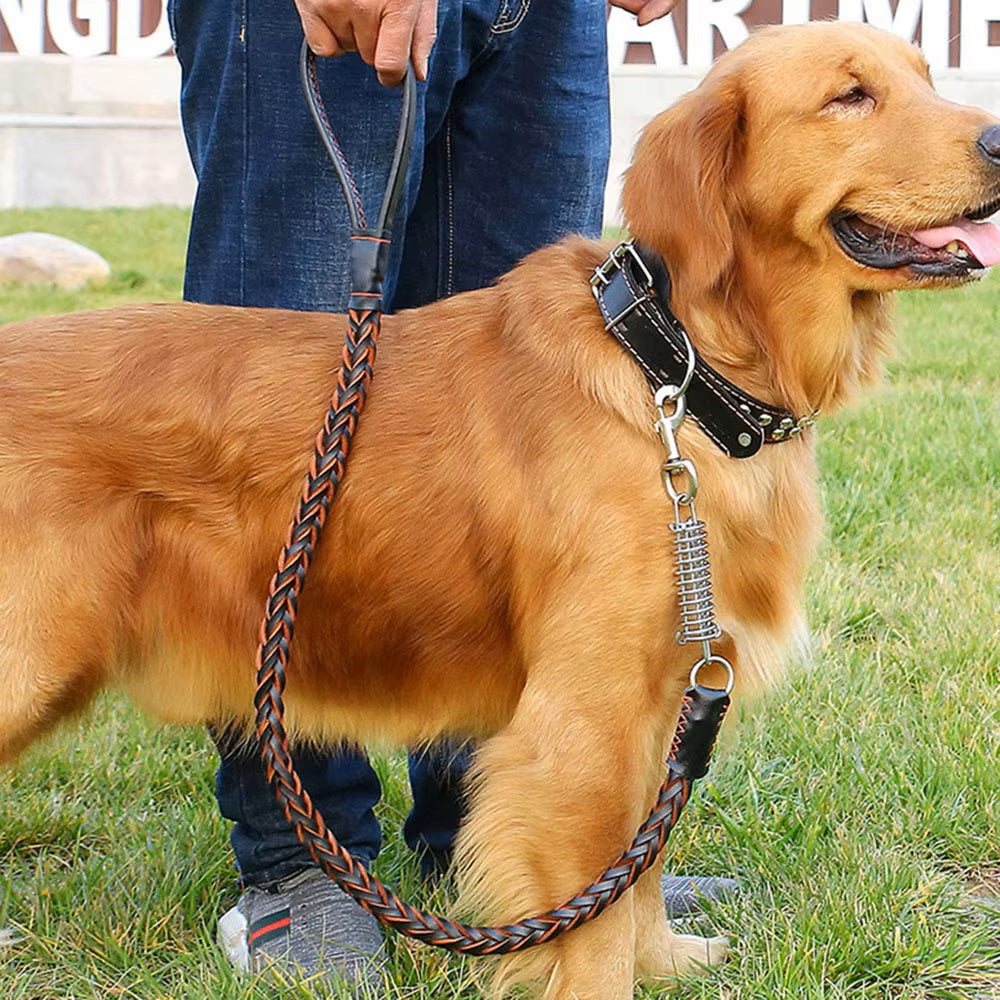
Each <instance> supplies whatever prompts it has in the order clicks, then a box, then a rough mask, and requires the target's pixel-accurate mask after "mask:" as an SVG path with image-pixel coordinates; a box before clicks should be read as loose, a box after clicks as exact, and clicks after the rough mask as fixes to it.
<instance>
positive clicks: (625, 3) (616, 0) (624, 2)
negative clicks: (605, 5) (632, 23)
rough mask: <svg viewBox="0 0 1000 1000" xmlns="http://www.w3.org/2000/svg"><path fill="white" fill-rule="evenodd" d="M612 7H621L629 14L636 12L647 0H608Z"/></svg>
mask: <svg viewBox="0 0 1000 1000" xmlns="http://www.w3.org/2000/svg"><path fill="white" fill-rule="evenodd" d="M610 2H611V6H612V7H621V9H622V10H627V11H628V12H629V13H630V14H638V13H639V11H640V10H642V8H643V7H644V6H645V5H646V3H647V0H610Z"/></svg>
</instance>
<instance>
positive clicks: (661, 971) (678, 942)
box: [653, 934, 729, 978]
mask: <svg viewBox="0 0 1000 1000" xmlns="http://www.w3.org/2000/svg"><path fill="white" fill-rule="evenodd" d="M728 950H729V939H728V938H725V937H710V938H704V937H696V936H695V935H693V934H674V935H672V936H671V939H670V948H669V951H668V952H667V954H666V955H663V956H662V957H661V960H660V962H659V963H658V965H659V968H657V969H656V970H654V972H653V977H654V978H665V977H666V978H677V977H678V976H684V975H687V974H688V973H691V972H699V971H705V970H706V969H709V968H712V967H713V966H716V965H722V963H723V962H724V961H725V960H726V953H727V952H728Z"/></svg>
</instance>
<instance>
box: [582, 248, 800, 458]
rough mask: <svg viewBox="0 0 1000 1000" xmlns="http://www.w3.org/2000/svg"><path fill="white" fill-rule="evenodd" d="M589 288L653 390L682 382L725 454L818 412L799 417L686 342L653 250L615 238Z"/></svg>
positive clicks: (781, 437) (691, 407)
mask: <svg viewBox="0 0 1000 1000" xmlns="http://www.w3.org/2000/svg"><path fill="white" fill-rule="evenodd" d="M590 287H591V289H592V290H593V293H594V298H595V299H596V300H597V305H598V308H599V309H600V310H601V315H602V316H603V317H604V323H605V329H606V330H607V331H608V332H609V333H610V334H611V335H612V336H613V337H614V338H615V339H616V340H617V341H618V342H619V343H620V344H621V345H622V347H624V348H625V350H626V351H627V352H628V353H629V355H631V357H632V359H633V360H634V361H635V362H636V364H638V365H639V368H640V369H641V370H642V373H643V375H645V377H646V381H647V382H648V383H649V386H650V389H651V390H652V391H653V393H654V394H655V393H656V392H657V391H658V390H660V389H662V388H663V387H664V386H677V387H683V390H684V395H685V396H686V398H687V410H688V414H689V415H690V416H691V417H692V418H693V419H694V420H695V421H696V422H697V424H698V426H699V427H701V429H702V430H703V431H704V432H705V434H707V435H708V437H709V438H710V439H711V440H712V441H713V442H715V444H716V445H717V446H718V447H719V448H721V449H722V450H723V451H724V452H725V453H726V454H727V455H731V456H732V457H733V458H750V457H751V456H753V455H756V454H757V452H758V451H760V448H761V446H762V445H765V444H776V443H778V442H780V441H789V440H791V439H792V438H794V437H797V436H798V435H799V434H801V433H802V431H804V430H805V429H806V428H807V427H811V426H812V425H813V424H814V423H815V422H816V417H817V415H818V413H819V411H818V410H816V411H814V412H812V413H810V414H808V415H807V416H802V417H796V416H795V415H794V414H793V413H792V411H791V410H788V409H785V408H784V407H782V406H775V405H773V404H771V403H765V402H763V401H762V400H759V399H757V398H755V397H754V396H751V395H750V394H749V393H747V392H744V391H743V390H742V389H740V388H739V386H737V385H734V384H733V383H732V382H730V381H729V379H727V378H725V377H724V376H722V375H720V374H719V373H718V372H717V371H716V370H715V369H714V368H712V367H711V365H709V364H708V363H707V362H706V361H705V360H704V359H703V358H702V357H700V356H699V355H698V353H697V352H696V351H694V349H693V348H692V347H691V341H690V340H689V339H688V336H687V331H686V330H685V329H684V325H683V324H682V323H681V321H680V320H679V319H678V318H677V317H676V316H675V315H674V314H673V312H671V310H670V276H669V274H668V273H667V269H666V267H665V266H664V264H663V261H662V260H661V259H660V257H659V255H658V254H655V253H653V252H652V251H651V250H648V249H646V248H644V247H641V246H640V245H638V244H636V243H635V242H634V241H633V240H628V241H627V242H625V243H620V244H619V245H618V246H617V247H615V249H614V250H612V251H611V254H610V255H609V256H608V259H607V260H605V261H604V263H603V264H601V265H600V266H599V267H596V268H595V269H594V275H593V277H592V278H591V279H590Z"/></svg>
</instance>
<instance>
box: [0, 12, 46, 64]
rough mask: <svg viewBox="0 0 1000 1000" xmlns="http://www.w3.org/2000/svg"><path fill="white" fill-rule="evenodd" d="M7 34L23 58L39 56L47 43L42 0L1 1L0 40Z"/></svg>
mask: <svg viewBox="0 0 1000 1000" xmlns="http://www.w3.org/2000/svg"><path fill="white" fill-rule="evenodd" d="M4 28H6V29H7V30H6V34H7V35H8V36H9V37H10V40H11V42H12V43H13V45H14V48H15V49H16V50H17V51H18V52H20V53H21V55H22V56H39V55H41V54H42V48H43V45H44V41H45V28H44V21H43V20H42V0H0V38H2V37H3V35H4V31H3V29H4Z"/></svg>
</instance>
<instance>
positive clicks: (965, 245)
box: [830, 202, 1000, 278]
mask: <svg viewBox="0 0 1000 1000" xmlns="http://www.w3.org/2000/svg"><path fill="white" fill-rule="evenodd" d="M998 208H1000V202H994V203H991V204H989V205H984V206H983V207H982V208H980V209H976V210H974V211H971V212H968V213H967V214H965V215H963V216H960V217H958V218H956V219H952V220H951V221H948V222H944V223H941V224H939V225H934V226H931V227H930V228H928V229H920V230H916V231H914V232H903V231H900V230H897V229H892V228H891V227H889V226H887V225H886V224H885V223H882V222H877V221H876V220H874V219H871V218H869V217H867V216H864V215H851V214H846V213H838V214H836V215H834V216H833V218H832V219H831V220H830V225H831V228H832V229H833V235H834V237H835V238H836V240H837V243H838V244H839V245H840V248H841V249H842V250H843V251H844V253H846V254H847V256H848V257H850V258H851V259H852V260H854V261H857V263H859V264H861V265H862V266H864V267H873V268H878V269H879V270H893V269H895V268H899V267H908V268H910V270H911V271H913V272H914V273H915V274H917V275H920V276H924V277H929V278H967V277H973V276H975V275H976V274H977V273H981V272H982V271H984V270H985V269H986V268H988V267H992V266H993V265H994V264H998V263H1000V229H998V228H997V226H996V225H994V224H993V223H992V222H984V221H982V220H984V219H986V218H987V216H989V215H992V214H993V213H994V212H995V211H996V210H997V209H998Z"/></svg>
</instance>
